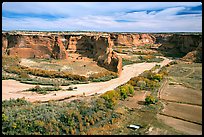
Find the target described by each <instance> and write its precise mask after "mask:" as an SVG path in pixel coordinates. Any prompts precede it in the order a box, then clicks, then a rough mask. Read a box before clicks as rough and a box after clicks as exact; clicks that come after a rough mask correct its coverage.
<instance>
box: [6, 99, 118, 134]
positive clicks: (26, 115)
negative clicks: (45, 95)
mask: <svg viewBox="0 0 204 137" xmlns="http://www.w3.org/2000/svg"><path fill="white" fill-rule="evenodd" d="M101 100H104V99H102V98H98V99H93V100H92V101H91V102H82V101H72V102H71V103H66V102H49V103H46V104H39V103H35V104H34V103H29V102H27V101H25V100H24V99H18V102H19V101H20V102H24V103H21V106H16V105H14V104H15V103H16V102H17V101H16V100H7V101H3V102H2V107H3V109H2V133H3V134H4V135H69V134H87V133H86V132H87V130H88V129H89V128H90V127H93V126H95V125H96V124H98V123H99V122H100V123H108V122H109V121H110V120H111V119H112V117H113V118H117V117H118V116H117V114H115V113H113V111H112V109H108V108H107V107H106V106H105V105H103V103H101ZM102 102H103V101H102ZM104 116H105V117H104Z"/></svg>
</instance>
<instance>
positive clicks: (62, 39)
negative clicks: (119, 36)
mask: <svg viewBox="0 0 204 137" xmlns="http://www.w3.org/2000/svg"><path fill="white" fill-rule="evenodd" d="M112 47H113V42H112V41H111V40H110V38H109V37H106V36H98V35H97V36H87V35H60V36H59V35H47V36H43V35H36V34H35V35H26V34H24V35H20V34H9V33H3V34H2V54H8V55H11V56H18V57H21V58H55V59H68V54H69V52H78V53H79V54H81V55H82V56H86V57H89V58H93V59H94V60H95V61H97V62H98V65H100V66H103V67H105V68H107V69H108V70H111V71H114V72H117V73H119V74H120V73H121V71H122V58H121V57H119V56H118V55H117V54H116V53H115V52H114V51H113V49H112Z"/></svg>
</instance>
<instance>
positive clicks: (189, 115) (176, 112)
mask: <svg viewBox="0 0 204 137" xmlns="http://www.w3.org/2000/svg"><path fill="white" fill-rule="evenodd" d="M162 114H167V115H170V116H176V117H178V118H182V119H185V120H189V121H192V122H197V123H200V124H202V106H195V105H189V104H180V103H173V102H168V103H167V104H166V106H165V108H164V110H163V112H162Z"/></svg>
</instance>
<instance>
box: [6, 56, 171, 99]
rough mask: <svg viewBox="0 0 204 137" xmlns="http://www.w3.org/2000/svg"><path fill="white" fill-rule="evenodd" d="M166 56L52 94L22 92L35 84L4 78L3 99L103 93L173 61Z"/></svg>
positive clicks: (57, 97) (65, 96)
mask: <svg viewBox="0 0 204 137" xmlns="http://www.w3.org/2000/svg"><path fill="white" fill-rule="evenodd" d="M171 61H172V60H169V59H167V58H165V60H164V61H162V62H161V63H136V64H131V65H127V66H124V67H123V71H122V73H121V76H120V77H118V78H116V79H112V80H110V81H106V82H97V83H90V84H77V85H75V86H77V90H74V91H56V92H52V93H50V94H46V95H41V94H37V93H33V92H20V91H22V90H25V89H28V88H31V87H34V86H35V85H29V84H23V83H20V82H18V81H15V80H3V81H2V100H6V99H10V98H15V99H16V98H22V97H25V99H26V100H29V101H31V102H35V101H48V100H59V99H63V98H67V97H70V96H81V95H83V93H85V95H86V96H90V95H93V94H96V93H97V94H102V93H104V92H106V91H108V90H112V89H115V88H116V87H118V86H120V85H122V84H124V83H126V82H128V81H129V80H130V79H131V78H132V77H135V76H138V75H139V74H141V73H142V72H144V71H145V70H150V69H151V68H152V67H154V66H155V65H156V64H160V65H161V66H164V65H166V64H168V63H169V62H171ZM62 88H63V89H67V88H68V87H67V86H62Z"/></svg>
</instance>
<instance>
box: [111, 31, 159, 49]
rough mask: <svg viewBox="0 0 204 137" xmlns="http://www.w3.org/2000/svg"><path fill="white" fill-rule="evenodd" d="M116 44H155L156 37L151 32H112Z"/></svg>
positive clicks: (130, 45)
mask: <svg viewBox="0 0 204 137" xmlns="http://www.w3.org/2000/svg"><path fill="white" fill-rule="evenodd" d="M110 38H111V40H112V41H113V43H114V45H115V46H128V47H132V46H144V45H145V44H154V43H155V41H156V38H155V37H154V36H153V35H150V34H110Z"/></svg>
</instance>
